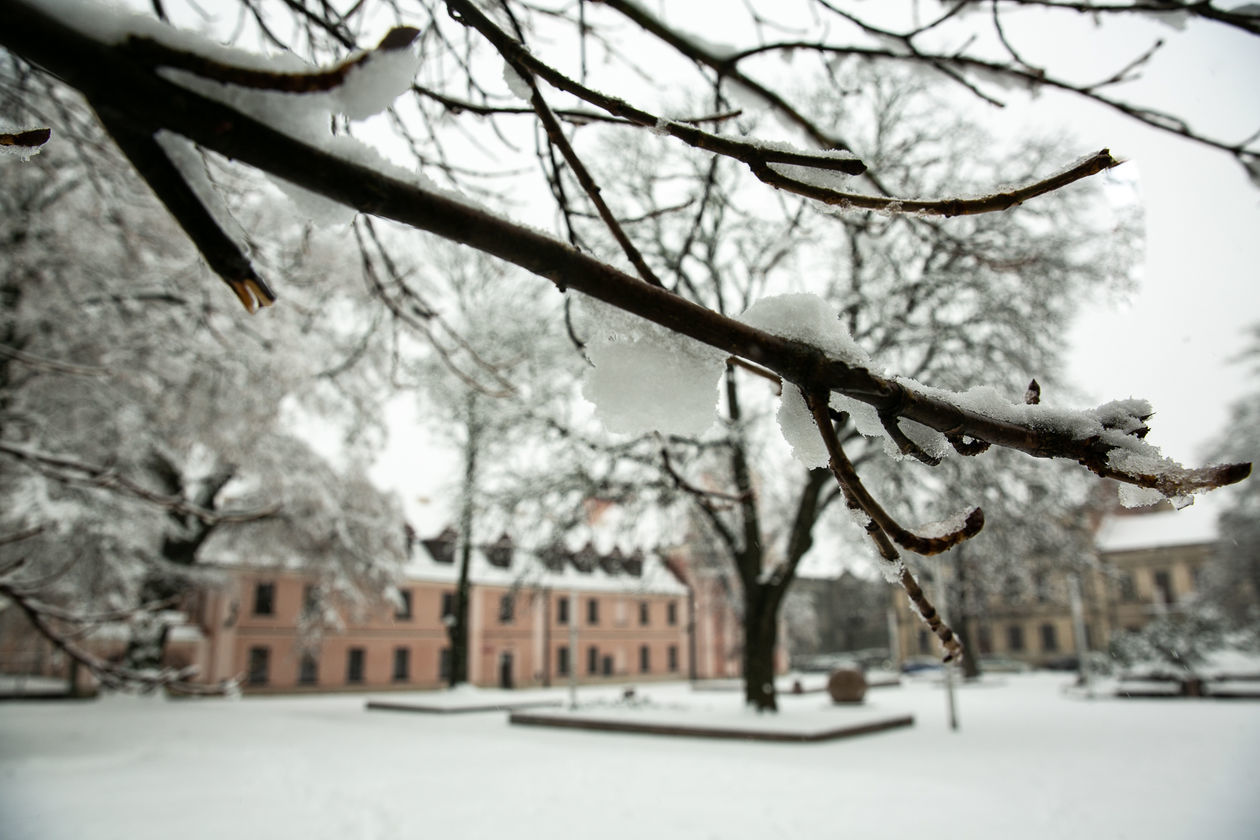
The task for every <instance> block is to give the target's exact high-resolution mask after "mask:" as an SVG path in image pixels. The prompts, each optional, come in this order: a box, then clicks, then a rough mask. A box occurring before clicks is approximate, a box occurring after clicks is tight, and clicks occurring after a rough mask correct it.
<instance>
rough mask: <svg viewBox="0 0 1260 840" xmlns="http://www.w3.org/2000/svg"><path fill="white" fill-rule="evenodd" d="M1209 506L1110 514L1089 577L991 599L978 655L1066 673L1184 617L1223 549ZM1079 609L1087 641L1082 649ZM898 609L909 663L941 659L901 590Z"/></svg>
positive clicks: (974, 630) (976, 639)
mask: <svg viewBox="0 0 1260 840" xmlns="http://www.w3.org/2000/svg"><path fill="white" fill-rule="evenodd" d="M1210 498H1211V497H1202V498H1200V500H1199V502H1198V503H1197V504H1195V505H1193V506H1191V507H1188V508H1186V509H1184V510H1180V511H1174V510H1172V509H1171V507H1155V508H1148V509H1140V510H1125V509H1115V510H1111V511H1109V512H1107V513H1106V514H1104V515H1102V516H1101V518H1100V520H1099V523H1098V526H1097V529H1096V531H1095V537H1094V552H1093V556H1092V557H1091V558H1085V559H1086V560H1087V561H1089V562H1086V563H1081V564H1077V565H1078V567H1080V568H1083V569H1084V571H1082V572H1079V573H1077V574H1075V575H1069V574H1068V573H1066V572H1059V573H1057V574H1050V575H1046V576H1045V577H1044V578H1041V579H1038V580H1037V582H1036V585H1035V586H1034V587H1033V590H1032V591H1031V592H1027V593H1021V594H1020V595H1018V596H1013V597H1001V598H992V599H989V601H988V603H986V605H985V607H984V611H983V615H981V616H979V617H977V618H976V619H974V620H973V622H972V626H971V627H970V628H969V631H970V635H971V639H970V641H971V645H972V647H973V650H972V651H971V655H974V656H978V657H980V658H981V659H983V658H984V657H1002V658H1009V659H1016V660H1020V661H1023V662H1026V663H1028V664H1030V665H1034V666H1047V665H1050V666H1053V665H1066V664H1070V662H1071V661H1072V660H1073V659H1074V658H1075V657H1076V656H1077V652H1078V650H1088V651H1106V650H1107V649H1108V648H1109V647H1110V645H1111V640H1112V638H1113V637H1114V636H1115V635H1116V634H1117V633H1121V632H1125V631H1136V630H1140V629H1142V628H1143V627H1145V626H1146V624H1147V623H1149V622H1150V621H1151V620H1152V619H1154V618H1155V617H1156V616H1159V615H1163V614H1165V613H1168V612H1170V611H1176V610H1178V609H1179V608H1180V605H1183V604H1185V603H1186V602H1187V601H1188V600H1189V599H1191V598H1192V597H1193V596H1194V595H1195V594H1196V593H1197V592H1198V591H1199V590H1200V589H1201V579H1202V574H1203V570H1204V568H1205V567H1206V566H1207V564H1208V563H1209V562H1210V561H1211V559H1212V557H1213V556H1214V553H1215V552H1216V550H1217V540H1218V538H1217V530H1216V517H1217V514H1218V512H1219V510H1218V506H1217V504H1216V503H1215V502H1214V501H1212V500H1210ZM1073 578H1075V579H1073ZM1074 589H1075V590H1076V592H1077V593H1079V596H1076V595H1074V594H1073V590H1074ZM929 594H931V590H930V589H929ZM1074 600H1076V602H1077V603H1078V604H1079V610H1080V624H1079V626H1080V627H1082V628H1083V634H1084V638H1083V639H1079V640H1078V635H1077V626H1078V623H1077V619H1076V617H1075V616H1074V614H1073V601H1074ZM894 609H895V611H896V623H897V627H898V636H899V639H898V645H897V647H898V650H899V652H900V656H901V658H902V661H905V660H906V659H912V658H918V657H923V656H936V655H939V645H938V644H937V642H936V640H935V638H934V637H933V636H932V634H931V632H930V631H928V630H927V628H926V627H924V626H923V623H922V622H921V621H920V620H919V619H918V616H917V615H915V614H914V613H913V612H912V611H911V609H910V607H909V604H908V603H907V602H906V598H905V595H904V593H902V592H901V591H900V590H896V591H894ZM945 612H946V613H947V612H948V611H945ZM948 618H951V617H950V616H948V615H947V619H948ZM1078 643H1083V644H1078Z"/></svg>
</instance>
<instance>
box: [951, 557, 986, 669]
mask: <svg viewBox="0 0 1260 840" xmlns="http://www.w3.org/2000/svg"><path fill="white" fill-rule="evenodd" d="M955 554H956V555H957V560H956V561H955V563H954V579H955V581H957V585H958V588H957V591H958V611H957V616H958V624H957V626H956V627H955V628H954V630H955V631H956V632H957V633H958V643H959V644H961V645H962V648H963V658H962V667H963V677H964V678H965V679H968V680H978V679H980V650H979V648H977V647H976V646H975V644H974V642H975V638H976V636H975V634H974V633H972V632H971V631H972V629H973V628H974V627H975V622H976V620H975V616H973V615H972V614H971V609H970V607H971V597H970V594H971V593H970V592H969V591H968V590H967V558H966V554H965V551H964V548H963V547H962V546H959V547H958V548H957V549H955Z"/></svg>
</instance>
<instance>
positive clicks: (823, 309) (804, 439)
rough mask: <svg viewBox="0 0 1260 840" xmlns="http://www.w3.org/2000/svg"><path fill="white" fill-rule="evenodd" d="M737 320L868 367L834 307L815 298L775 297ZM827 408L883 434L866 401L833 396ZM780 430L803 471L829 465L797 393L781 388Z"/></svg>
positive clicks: (860, 427) (865, 430)
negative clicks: (806, 468)
mask: <svg viewBox="0 0 1260 840" xmlns="http://www.w3.org/2000/svg"><path fill="white" fill-rule="evenodd" d="M738 320H740V321H743V322H744V323H745V324H748V325H749V326H751V327H756V328H757V329H760V330H764V331H766V332H768V333H770V334H772V335H777V336H782V337H783V338H790V339H792V340H794V341H801V342H805V343H807V344H812V345H814V346H815V347H818V348H819V349H821V350H822V351H824V352H825V353H827V355H828V356H830V357H832V358H834V359H838V360H840V361H842V362H845V363H847V364H850V365H853V366H854V367H864V368H869V367H870V366H871V358H870V356H868V355H867V354H866V351H865V350H863V349H862V348H861V347H860V346H858V343H857V342H856V341H854V340H853V336H851V335H849V331H848V330H846V329H845V328H844V325H843V324H841V323H840V319H839V317H838V316H837V314H836V310H835V308H834V307H833V306H832V305H831V304H830V303H828V302H827V301H826V300H824V299H823V298H821V297H819V296H818V295H814V294H808V293H806V294H790V295H775V296H772V297H766V298H762V299H761V300H758V301H757V302H755V303H754V304H753V305H752V306H750V307H748V309H746V310H745V311H744V313H743V314H742V315H740V316H739V318H738ZM831 407H832V408H835V409H837V410H840V411H848V412H850V413H851V415H852V417H853V421H854V424H855V425H856V426H857V428H858V430H859V431H861V432H862V433H863V434H870V435H879V434H883V425H882V424H881V423H880V422H879V416H878V415H877V414H876V413H875V409H874V408H872V407H871V406H869V405H867V404H866V403H861V402H858V401H857V400H852V399H849V398H848V397H843V396H840V395H833V396H832V398H831ZM778 419H779V428H780V429H781V430H782V432H783V438H784V440H786V441H787V442H788V444H789V445H790V446H791V447H792V454H793V456H795V458H796V459H797V460H798V461H800V462H801V463H803V464H805V466H807V467H822V466H826V465H827V449H826V447H825V446H824V445H823V442H822V438H821V436H820V435H819V434H818V427H817V425H816V424H815V423H814V418H813V416H812V415H811V414H810V412H809V410H808V408H807V407H806V405H805V399H804V397H802V396H801V393H800V391H799V390H798V389H796V388H794V387H784V389H783V395H782V396H781V397H780V400H779V414H778Z"/></svg>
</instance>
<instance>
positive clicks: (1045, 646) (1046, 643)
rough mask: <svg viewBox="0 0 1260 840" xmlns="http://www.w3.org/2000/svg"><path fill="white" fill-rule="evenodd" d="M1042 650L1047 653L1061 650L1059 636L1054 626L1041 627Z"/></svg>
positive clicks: (1044, 625) (1045, 625)
mask: <svg viewBox="0 0 1260 840" xmlns="http://www.w3.org/2000/svg"><path fill="white" fill-rule="evenodd" d="M1041 649H1042V651H1044V652H1045V653H1054V652H1056V651H1058V649H1059V634H1058V631H1057V630H1056V629H1055V626H1054V625H1053V624H1043V625H1041Z"/></svg>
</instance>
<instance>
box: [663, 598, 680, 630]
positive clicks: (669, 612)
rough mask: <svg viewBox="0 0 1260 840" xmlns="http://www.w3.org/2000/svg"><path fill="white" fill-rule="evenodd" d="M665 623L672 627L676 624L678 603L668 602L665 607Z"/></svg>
mask: <svg viewBox="0 0 1260 840" xmlns="http://www.w3.org/2000/svg"><path fill="white" fill-rule="evenodd" d="M665 621H666V622H667V623H668V624H669V625H670V626H671V627H672V626H674V625H675V624H677V623H678V602H677V601H670V602H669V604H668V605H667V606H666V607H665Z"/></svg>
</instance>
